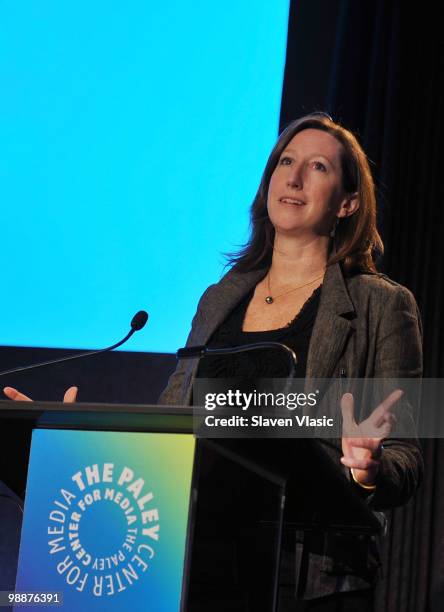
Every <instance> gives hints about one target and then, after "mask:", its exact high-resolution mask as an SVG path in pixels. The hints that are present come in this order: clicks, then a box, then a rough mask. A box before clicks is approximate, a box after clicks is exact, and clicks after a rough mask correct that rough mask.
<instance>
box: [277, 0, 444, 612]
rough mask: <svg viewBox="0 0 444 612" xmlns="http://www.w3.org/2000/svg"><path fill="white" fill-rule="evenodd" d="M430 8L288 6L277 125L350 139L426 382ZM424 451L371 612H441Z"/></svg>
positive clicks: (433, 493)
mask: <svg viewBox="0 0 444 612" xmlns="http://www.w3.org/2000/svg"><path fill="white" fill-rule="evenodd" d="M434 10H435V9H434V5H433V4H432V3H431V2H423V3H420V4H418V3H408V2H402V1H391V0H373V1H367V0H365V1H361V2H356V1H355V0H342V1H339V0H294V1H293V2H292V4H291V12H290V23H289V35H288V48H287V62H286V69H285V81H284V91H283V100H282V111H281V124H280V127H281V129H283V128H284V127H285V126H286V125H287V124H288V123H289V122H290V121H291V120H292V119H295V118H297V117H299V116H300V115H302V114H304V113H307V112H309V111H312V110H322V111H326V112H328V113H330V114H331V115H332V116H333V118H334V119H336V120H339V121H341V122H343V123H344V125H345V126H346V127H348V128H351V129H352V130H353V131H354V132H355V133H356V134H357V135H358V137H359V139H360V141H361V143H362V144H363V146H364V149H365V151H366V152H367V154H368V156H369V158H370V159H371V160H372V162H373V163H372V168H373V173H374V176H375V178H376V180H377V184H378V190H379V195H378V200H379V202H378V204H379V210H380V218H379V227H380V229H381V232H382V235H383V239H384V242H385V245H386V253H385V256H384V259H383V261H382V262H381V264H380V265H379V268H380V269H381V270H382V271H384V272H385V273H386V274H388V275H389V276H390V277H392V278H393V279H394V280H396V281H398V282H400V283H402V284H403V285H406V286H407V287H409V288H410V289H411V290H412V291H413V293H414V295H415V296H416V298H417V300H418V303H419V306H420V309H421V312H422V317H423V324H424V347H425V354H424V357H425V376H427V377H442V376H444V351H443V348H442V347H443V346H444V323H443V321H442V318H441V313H442V312H443V310H444V299H443V286H444V257H443V252H442V246H443V239H444V221H443V220H444V215H442V211H441V209H442V207H443V189H442V179H443V174H444V170H443V167H442V163H443V146H444V143H443V138H444V133H443V125H442V113H443V109H444V99H443V83H442V80H443V79H442V76H443V72H444V53H443V51H444V38H443V31H442V27H441V24H439V23H438V20H437V16H436V14H435V13H434ZM424 454H425V460H426V475H425V480H424V482H423V485H422V488H421V490H420V492H419V493H418V495H417V496H416V499H414V500H412V501H411V502H410V503H409V504H408V505H407V506H406V507H404V508H401V509H396V510H394V511H393V512H392V513H391V531H390V535H389V537H388V538H387V541H386V547H385V554H384V557H385V559H384V565H385V579H384V582H383V583H382V584H381V587H380V589H379V592H378V600H377V606H376V609H377V610H384V611H387V612H395V611H396V612H397V611H399V612H420V611H422V610H427V609H429V607H430V606H433V609H436V610H438V609H439V610H443V609H444V481H443V478H442V470H443V467H444V445H443V441H441V440H427V441H425V443H424ZM439 591H441V594H440V596H439ZM438 598H439V602H438ZM441 598H442V599H441Z"/></svg>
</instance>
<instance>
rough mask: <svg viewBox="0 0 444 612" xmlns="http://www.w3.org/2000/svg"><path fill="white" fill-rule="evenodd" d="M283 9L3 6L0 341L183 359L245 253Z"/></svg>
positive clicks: (132, 0) (247, 0)
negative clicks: (199, 322) (213, 294)
mask: <svg viewBox="0 0 444 612" xmlns="http://www.w3.org/2000/svg"><path fill="white" fill-rule="evenodd" d="M288 4H289V0H274V1H273V2H251V0H227V1H225V2H223V3H220V2H203V1H200V2H198V1H194V2H187V1H185V0H181V1H180V0H171V1H170V2H167V3H165V4H164V5H162V4H161V3H158V2H153V1H151V2H150V1H149V0H145V1H142V0H129V2H126V3H121V2H116V1H114V0H111V1H110V0H107V1H106V2H105V1H104V0H96V1H95V2H86V1H85V0H78V1H77V2H75V3H67V2H57V1H56V0H39V1H38V2H36V1H35V0H31V1H30V0H15V1H12V0H5V1H4V2H2V3H1V5H0V79H1V84H2V94H1V96H0V135H1V137H0V198H1V203H2V211H3V214H2V216H3V236H2V238H3V239H2V251H3V274H2V281H3V282H2V299H1V302H0V321H1V331H0V344H2V345H12V346H36V347H38V346H46V347H65V348H68V347H71V348H95V347H100V346H106V345H108V344H111V343H112V342H113V341H115V340H116V339H118V338H119V337H120V336H122V335H123V334H124V333H125V331H126V329H127V327H128V326H129V321H130V319H131V317H132V315H133V314H134V313H135V312H136V311H137V310H139V309H141V308H143V309H145V310H147V311H148V312H149V313H150V319H149V322H148V325H147V327H146V328H145V329H144V330H143V331H142V332H140V333H139V334H137V335H136V337H134V339H132V340H131V342H130V343H129V344H128V345H126V346H125V349H126V350H141V351H160V352H173V351H175V350H176V348H177V347H179V346H181V345H182V344H183V343H184V341H185V339H186V335H187V333H188V331H189V327H190V322H191V318H192V316H193V314H194V312H195V308H196V304H197V300H198V298H199V296H200V294H201V293H202V292H203V290H204V289H205V288H206V287H207V286H208V285H209V284H211V283H213V282H216V281H217V280H218V279H219V278H220V276H221V274H222V272H223V265H224V259H223V256H222V253H224V252H226V251H232V250H233V249H236V248H237V247H238V246H239V245H241V244H242V243H243V242H244V241H245V239H246V237H247V230H248V210H249V206H250V204H251V201H252V199H253V196H254V194H255V192H256V189H257V186H258V184H259V180H260V176H261V173H262V169H263V166H264V164H265V161H266V158H267V156H268V153H269V151H270V149H271V147H272V145H273V143H274V141H275V139H276V136H277V131H278V120H279V110H280V101H281V89H282V79H283V70H284V62H285V49H286V38H287V21H288V9H289V6H288Z"/></svg>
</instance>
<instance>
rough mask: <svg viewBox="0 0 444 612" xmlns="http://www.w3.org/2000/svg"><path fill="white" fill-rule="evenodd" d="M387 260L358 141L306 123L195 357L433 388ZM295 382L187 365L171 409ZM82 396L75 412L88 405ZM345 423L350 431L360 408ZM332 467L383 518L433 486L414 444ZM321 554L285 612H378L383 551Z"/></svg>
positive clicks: (171, 394) (273, 178)
mask: <svg viewBox="0 0 444 612" xmlns="http://www.w3.org/2000/svg"><path fill="white" fill-rule="evenodd" d="M382 252H383V244H382V240H381V237H380V235H379V233H378V230H377V226H376V196H375V186H374V182H373V178H372V175H371V172H370V168H369V164H368V161H367V158H366V155H365V153H364V152H363V150H362V148H361V146H360V145H359V143H358V141H357V139H356V138H355V136H354V135H353V134H352V133H351V132H350V131H348V130H346V129H345V128H344V127H342V126H340V125H339V124H337V123H335V122H334V121H333V120H332V119H331V118H330V117H328V116H327V115H325V114H324V113H313V114H310V115H307V116H304V117H302V118H300V119H298V120H296V121H294V122H293V123H291V124H290V125H289V126H288V127H287V129H286V130H285V131H284V132H283V133H282V134H281V135H280V137H279V139H278V141H277V143H276V145H275V147H274V148H273V150H272V152H271V154H270V157H269V159H268V161H267V164H266V167H265V170H264V173H263V176H262V180H261V183H260V185H259V189H258V191H257V194H256V196H255V198H254V200H253V204H252V207H251V235H250V238H249V241H248V243H247V244H246V246H245V247H244V248H243V249H242V250H241V251H240V252H239V253H237V254H235V255H233V256H232V257H231V258H230V263H231V264H232V267H231V269H230V270H229V272H228V273H227V274H225V276H224V277H223V278H222V279H221V280H220V281H219V282H218V283H216V284H214V285H211V286H210V287H209V288H208V289H207V290H206V291H205V292H204V294H203V295H202V297H201V299H200V301H199V304H198V307H197V312H196V315H195V317H194V319H193V322H192V328H191V332H190V335H189V337H188V341H187V345H188V346H195V345H207V346H209V347H219V348H220V347H226V348H227V347H232V346H239V345H243V344H250V343H253V342H262V341H274V342H280V343H283V344H285V345H287V346H288V347H290V348H291V349H293V350H294V352H295V353H296V355H297V357H298V361H297V367H296V372H295V377H296V378H306V377H309V378H317V379H329V378H342V379H346V378H348V379H358V378H364V379H367V378H379V379H404V378H415V377H421V375H422V339H421V323H420V315H419V311H418V307H417V305H416V302H415V299H414V297H413V295H412V294H411V292H410V291H409V290H408V289H407V288H405V287H403V286H402V285H400V284H398V283H396V282H394V281H392V280H391V279H389V278H388V277H387V276H385V275H383V274H380V273H378V272H377V270H376V266H375V261H374V258H375V256H377V255H378V254H382ZM287 375H288V361H287V359H286V356H285V355H283V354H282V353H280V352H279V351H277V350H274V349H268V350H266V351H265V350H264V351H260V350H259V351H256V352H254V353H253V352H248V353H241V354H238V355H236V356H234V357H233V356H226V357H209V358H207V359H204V360H201V362H200V363H199V362H198V360H197V359H193V360H189V361H188V360H187V361H185V360H183V361H180V362H179V364H178V366H177V369H176V370H175V372H174V373H173V374H172V376H171V377H170V379H169V382H168V385H167V387H166V389H165V390H164V392H163V393H162V395H161V397H160V398H159V403H161V404H165V405H166V404H179V405H186V404H191V403H192V385H193V381H194V380H195V379H196V378H225V379H227V378H228V379H229V378H239V377H241V378H243V379H248V378H285V377H287ZM76 391H77V390H76V388H74V387H73V388H71V389H69V390H68V391H67V394H66V395H65V401H75V397H76ZM5 393H6V394H7V395H8V397H10V398H11V399H19V400H20V399H28V398H26V397H25V396H23V395H22V394H21V393H19V392H18V391H16V390H14V389H10V388H8V389H6V390H5ZM396 399H397V398H396V397H394V396H390V398H388V400H387V401H386V402H385V405H384V407H383V408H384V409H383V411H382V413H381V419H382V421H383V422H384V424H385V426H386V429H385V431H386V432H387V435H386V436H384V438H385V437H387V436H388V434H389V433H390V430H391V427H392V425H393V422H394V419H393V415H392V412H391V408H392V407H393V405H394V403H395V402H396ZM342 409H343V414H347V415H348V416H349V417H350V415H351V414H352V412H353V404H352V399H351V397H350V396H348V397H347V396H345V397H344V398H343V402H342ZM295 443H297V441H295ZM329 454H330V455H331V457H332V459H333V461H335V462H336V463H337V464H338V466H341V469H342V470H343V471H344V474H345V475H346V477H347V478H348V479H349V480H350V482H351V483H352V486H354V487H355V488H356V490H357V491H359V493H360V495H362V497H363V498H365V499H366V501H367V503H368V504H369V507H370V508H371V509H373V510H375V511H382V510H385V509H389V508H392V507H394V506H397V505H400V504H403V503H405V502H406V501H407V500H408V499H409V498H410V497H411V496H412V495H413V493H414V492H415V490H416V488H417V487H418V485H419V483H420V480H421V476H422V471H423V460H422V454H421V450H420V447H419V445H418V444H417V443H416V441H415V440H414V439H413V440H412V439H395V438H393V439H390V438H389V439H386V440H384V445H383V447H382V445H381V439H378V438H373V439H370V438H359V437H357V438H353V439H352V438H343V439H342V448H341V445H340V444H339V445H338V446H337V447H334V448H333V449H332V448H330V449H329ZM321 548H322V551H321V553H320V552H319V542H314V541H313V538H310V537H301V538H300V540H299V541H297V544H296V552H295V554H294V555H293V558H292V559H289V558H288V555H287V558H285V555H284V558H283V566H284V567H283V569H284V570H285V569H287V570H288V566H289V565H290V566H291V568H290V573H291V574H292V575H293V577H294V583H293V584H288V581H287V583H286V584H282V588H281V589H280V598H279V608H278V609H279V611H280V612H287V611H288V612H290V611H291V612H294V611H296V610H312V611H315V610H316V611H319V612H324V611H330V610H335V611H336V612H339V611H345V610H353V611H354V610H360V612H363V611H365V610H369V611H370V610H373V598H374V588H375V584H376V581H377V578H378V575H379V565H380V562H379V558H378V551H377V549H376V548H375V542H374V540H373V539H372V538H371V537H361V536H359V535H358V536H356V537H355V538H347V539H344V538H342V537H341V534H334V535H331V534H330V535H326V536H325V539H324V541H323V542H322V543H321ZM285 566H287V567H286V568H285Z"/></svg>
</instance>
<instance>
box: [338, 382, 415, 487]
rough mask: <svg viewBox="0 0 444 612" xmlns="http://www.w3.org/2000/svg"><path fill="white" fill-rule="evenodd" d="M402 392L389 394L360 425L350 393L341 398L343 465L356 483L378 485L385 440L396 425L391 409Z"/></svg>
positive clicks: (396, 391) (397, 390)
mask: <svg viewBox="0 0 444 612" xmlns="http://www.w3.org/2000/svg"><path fill="white" fill-rule="evenodd" d="M402 394H403V391H401V390H400V389H396V390H395V391H392V393H390V395H388V396H387V397H386V398H385V400H384V401H383V402H381V403H380V404H379V406H378V407H377V408H375V410H374V411H373V412H372V413H371V415H370V416H369V417H368V418H367V419H366V420H365V421H362V423H359V425H358V424H357V423H356V420H355V414H354V400H353V395H352V394H351V393H345V395H343V396H342V399H341V411H342V452H343V453H344V456H343V457H341V463H342V464H343V465H345V466H347V467H348V468H350V470H352V473H353V476H354V478H355V480H356V481H357V482H358V483H359V484H362V485H364V486H372V485H374V484H375V482H376V476H377V474H378V472H379V464H380V459H381V454H382V441H383V440H384V438H387V437H388V436H389V434H390V432H391V430H392V428H393V425H394V424H395V422H396V419H395V416H394V414H392V412H391V410H392V408H393V407H394V406H395V404H396V402H397V401H398V400H399V399H400V398H401V396H402Z"/></svg>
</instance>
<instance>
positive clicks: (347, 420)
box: [341, 393, 356, 431]
mask: <svg viewBox="0 0 444 612" xmlns="http://www.w3.org/2000/svg"><path fill="white" fill-rule="evenodd" d="M341 412H342V428H343V430H346V431H350V430H352V429H353V428H354V427H356V421H355V402H354V400H353V395H352V394H351V393H344V395H343V396H342V398H341Z"/></svg>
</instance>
